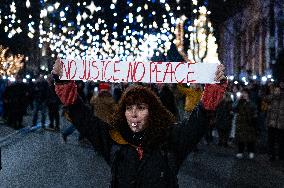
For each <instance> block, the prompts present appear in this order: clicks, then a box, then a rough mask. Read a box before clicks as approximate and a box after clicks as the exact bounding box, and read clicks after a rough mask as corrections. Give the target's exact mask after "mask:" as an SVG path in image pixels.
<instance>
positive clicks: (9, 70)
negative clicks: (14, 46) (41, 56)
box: [0, 45, 24, 76]
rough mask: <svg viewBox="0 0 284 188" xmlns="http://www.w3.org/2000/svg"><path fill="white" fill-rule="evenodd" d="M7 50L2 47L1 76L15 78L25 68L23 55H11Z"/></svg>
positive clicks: (0, 55)
mask: <svg viewBox="0 0 284 188" xmlns="http://www.w3.org/2000/svg"><path fill="white" fill-rule="evenodd" d="M8 50H9V48H5V47H3V46H2V45H0V75H1V76H15V75H16V74H17V73H18V72H19V70H20V69H21V68H22V67H23V65H24V63H23V60H24V56H23V55H19V54H18V55H9V54H7V51H8Z"/></svg>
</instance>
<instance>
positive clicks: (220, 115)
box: [216, 92, 233, 147]
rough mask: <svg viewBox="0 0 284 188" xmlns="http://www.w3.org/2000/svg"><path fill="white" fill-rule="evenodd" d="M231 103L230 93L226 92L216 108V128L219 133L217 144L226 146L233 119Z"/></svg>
mask: <svg viewBox="0 0 284 188" xmlns="http://www.w3.org/2000/svg"><path fill="white" fill-rule="evenodd" d="M232 103H233V102H232V98H231V93H229V92H227V93H226V94H225V95H224V98H223V100H222V101H221V103H220V104H219V105H218V107H217V109H216V128H217V131H218V135H219V143H218V145H219V146H224V147H227V146H228V139H229V134H230V130H231V127H232V119H233V111H232Z"/></svg>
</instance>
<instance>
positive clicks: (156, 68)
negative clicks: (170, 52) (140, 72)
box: [153, 62, 163, 83]
mask: <svg viewBox="0 0 284 188" xmlns="http://www.w3.org/2000/svg"><path fill="white" fill-rule="evenodd" d="M161 64H162V62H156V65H155V68H154V70H153V72H156V82H157V83H162V82H163V81H162V80H158V73H160V72H162V71H160V70H158V65H161Z"/></svg>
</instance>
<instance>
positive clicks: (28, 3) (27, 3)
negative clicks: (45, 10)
mask: <svg viewBox="0 0 284 188" xmlns="http://www.w3.org/2000/svg"><path fill="white" fill-rule="evenodd" d="M26 7H27V8H30V7H31V2H30V0H27V1H26Z"/></svg>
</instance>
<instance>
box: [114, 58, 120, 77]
mask: <svg viewBox="0 0 284 188" xmlns="http://www.w3.org/2000/svg"><path fill="white" fill-rule="evenodd" d="M118 63H120V61H115V62H114V64H113V81H114V82H115V81H117V80H119V78H115V77H114V75H115V73H116V72H120V70H119V69H116V66H115V64H118Z"/></svg>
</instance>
